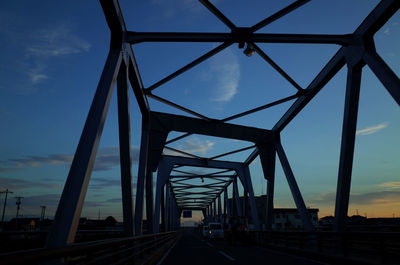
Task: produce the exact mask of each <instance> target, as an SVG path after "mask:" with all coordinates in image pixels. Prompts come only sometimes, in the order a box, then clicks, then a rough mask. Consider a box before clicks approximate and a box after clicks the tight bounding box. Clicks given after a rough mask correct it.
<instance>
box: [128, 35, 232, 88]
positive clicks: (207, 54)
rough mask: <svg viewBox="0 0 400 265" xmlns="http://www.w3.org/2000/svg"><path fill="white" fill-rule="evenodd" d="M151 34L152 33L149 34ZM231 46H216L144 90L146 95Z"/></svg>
mask: <svg viewBox="0 0 400 265" xmlns="http://www.w3.org/2000/svg"><path fill="white" fill-rule="evenodd" d="M129 34H130V33H129V32H128V33H127V38H129ZM135 34H136V33H135ZM144 34H149V33H144ZM150 34H152V33H150ZM231 44H232V42H224V43H223V44H221V45H219V46H217V47H216V48H214V49H212V50H211V51H209V52H207V53H206V54H204V55H202V56H200V57H199V58H197V59H196V60H194V61H192V62H190V63H189V64H187V65H185V66H183V67H182V68H180V69H179V70H177V71H175V72H174V73H172V74H170V75H168V76H167V77H165V78H163V79H161V80H160V81H158V82H157V83H155V84H153V85H151V86H150V87H148V88H147V89H145V91H146V93H149V92H151V91H152V90H154V89H156V88H157V87H159V86H161V85H163V84H165V83H167V82H168V81H170V80H172V79H174V78H175V77H177V76H179V75H181V74H183V73H184V72H186V71H188V70H190V69H191V68H193V67H195V66H196V65H198V64H200V63H202V62H204V61H205V60H207V59H209V58H210V57H212V56H214V55H215V54H217V53H219V52H220V51H222V50H224V49H225V48H227V47H229V46H230V45H231Z"/></svg>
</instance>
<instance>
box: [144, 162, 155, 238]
mask: <svg viewBox="0 0 400 265" xmlns="http://www.w3.org/2000/svg"><path fill="white" fill-rule="evenodd" d="M153 204H154V201H153V172H151V170H150V168H148V169H147V174H146V219H147V223H148V224H149V225H148V228H149V231H148V232H149V233H153V225H152V224H153V223H154V220H153V219H154V218H153V214H154V206H153Z"/></svg>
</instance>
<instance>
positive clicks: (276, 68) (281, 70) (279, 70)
mask: <svg viewBox="0 0 400 265" xmlns="http://www.w3.org/2000/svg"><path fill="white" fill-rule="evenodd" d="M251 46H253V48H254V50H255V51H256V52H257V53H258V54H259V55H260V56H261V58H263V59H264V61H266V62H267V63H269V64H270V65H271V66H272V67H273V68H274V69H275V70H276V71H277V72H278V73H279V74H281V76H283V78H285V79H286V80H287V81H288V82H289V83H290V84H292V85H293V86H294V87H295V88H296V89H297V90H298V91H302V90H303V88H302V87H301V86H300V85H299V84H297V83H296V81H294V80H293V79H292V78H291V77H290V76H289V75H288V74H287V73H286V72H285V71H284V70H283V69H282V68H280V67H279V65H278V64H276V63H275V62H274V61H273V60H272V59H271V57H269V56H268V55H267V54H266V53H265V52H264V51H263V50H262V49H261V48H260V47H258V46H257V45H256V44H255V43H251Z"/></svg>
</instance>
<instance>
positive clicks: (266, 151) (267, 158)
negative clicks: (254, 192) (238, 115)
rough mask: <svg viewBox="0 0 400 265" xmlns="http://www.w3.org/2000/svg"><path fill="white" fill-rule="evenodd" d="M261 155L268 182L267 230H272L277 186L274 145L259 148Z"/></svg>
mask: <svg viewBox="0 0 400 265" xmlns="http://www.w3.org/2000/svg"><path fill="white" fill-rule="evenodd" d="M258 150H259V153H260V161H261V166H262V169H263V173H264V178H265V179H266V180H267V203H266V209H265V211H266V212H265V216H266V220H265V229H266V230H267V231H271V230H272V223H273V220H274V186H275V164H276V151H275V146H274V145H273V144H268V145H262V146H259V147H258Z"/></svg>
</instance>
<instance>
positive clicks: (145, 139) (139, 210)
mask: <svg viewBox="0 0 400 265" xmlns="http://www.w3.org/2000/svg"><path fill="white" fill-rule="evenodd" d="M148 147H149V124H148V121H147V120H145V119H143V118H142V136H141V142H140V156H139V167H138V177H137V186H136V204H135V234H136V235H137V236H139V235H141V234H142V220H143V203H144V189H145V179H146V174H147V170H148V168H147V167H148V166H147V157H148Z"/></svg>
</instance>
